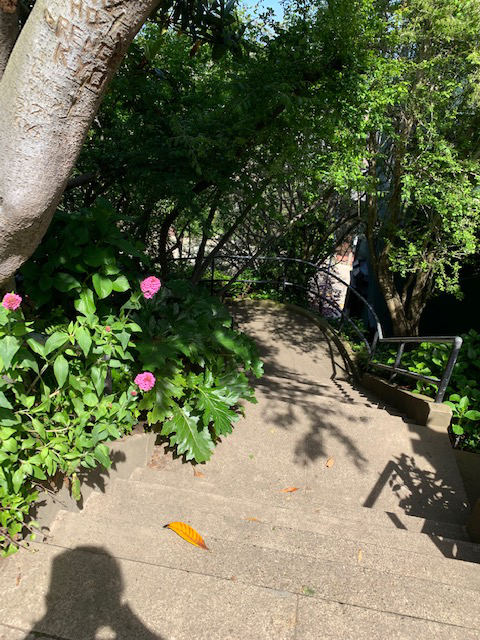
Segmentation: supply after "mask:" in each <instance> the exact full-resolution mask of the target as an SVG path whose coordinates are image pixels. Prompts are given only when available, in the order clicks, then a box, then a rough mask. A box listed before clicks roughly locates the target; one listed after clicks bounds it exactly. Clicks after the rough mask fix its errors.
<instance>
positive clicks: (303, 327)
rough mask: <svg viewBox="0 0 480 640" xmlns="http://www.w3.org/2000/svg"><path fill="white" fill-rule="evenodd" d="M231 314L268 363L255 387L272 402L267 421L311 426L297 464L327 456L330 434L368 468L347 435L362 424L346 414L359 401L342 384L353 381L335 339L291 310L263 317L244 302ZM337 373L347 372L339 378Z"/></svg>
mask: <svg viewBox="0 0 480 640" xmlns="http://www.w3.org/2000/svg"><path fill="white" fill-rule="evenodd" d="M231 311H232V313H233V315H234V318H235V320H236V324H237V325H238V326H239V328H241V329H242V330H244V331H245V332H246V333H248V335H249V336H250V337H252V338H253V339H254V340H255V342H256V344H257V347H258V350H259V353H260V357H261V358H262V359H263V360H264V364H265V366H264V369H265V376H264V377H263V378H262V379H260V380H258V381H254V384H255V387H256V388H257V389H258V390H259V391H260V392H261V393H262V394H263V395H264V396H266V397H267V398H268V400H269V404H268V421H269V422H270V423H271V424H274V425H275V427H279V428H281V429H284V430H286V431H287V430H294V429H296V428H297V425H298V423H299V421H301V422H302V424H303V425H308V431H307V432H306V433H305V429H303V430H302V431H303V433H302V435H301V436H300V437H299V439H298V441H297V444H296V446H295V459H296V462H297V464H299V466H309V465H311V464H313V463H315V462H316V461H317V460H318V459H320V458H322V457H325V456H327V455H329V454H330V453H331V451H327V450H326V445H325V436H326V435H327V434H328V436H329V438H330V439H333V440H336V441H337V442H338V443H339V444H340V445H341V446H342V447H343V448H345V449H346V450H347V451H348V453H349V456H350V457H351V459H352V461H353V464H354V465H355V466H356V467H357V468H358V469H366V468H367V466H368V460H367V459H366V457H365V456H364V455H363V454H362V452H361V451H360V449H359V448H358V447H357V446H356V444H355V441H354V438H352V437H350V434H349V433H348V426H353V423H354V422H355V423H357V425H358V424H359V423H360V422H361V421H362V418H361V417H358V418H354V417H352V413H351V411H346V410H345V405H352V404H354V403H355V402H356V401H355V399H354V397H353V396H352V394H351V393H350V392H349V389H350V388H351V387H349V385H348V384H346V383H345V380H344V378H349V377H350V375H349V369H348V365H347V364H346V363H345V362H344V360H343V357H342V355H341V354H340V352H339V350H338V349H337V348H336V345H335V344H334V343H333V341H332V340H331V339H330V338H329V337H328V336H327V335H326V334H325V333H324V332H323V331H321V329H320V328H319V327H318V326H317V325H315V324H314V323H312V321H311V320H310V319H309V318H307V317H305V316H302V315H300V314H297V313H294V312H291V311H288V310H285V311H282V312H279V311H278V310H277V309H275V308H273V309H269V308H268V307H265V308H264V307H262V309H261V316H259V310H258V308H256V307H255V305H252V306H250V305H249V304H241V303H240V304H237V305H235V306H234V307H233V308H232V309H231ZM271 336H273V337H274V339H273V340H272V339H271V338H270V337H271ZM295 363H296V364H295ZM295 366H297V370H295ZM339 371H340V372H341V373H342V374H344V375H343V376H342V378H341V379H337V374H338V373H339ZM339 398H340V399H341V401H342V403H339V402H338V400H339ZM365 404H366V406H368V405H367V403H365ZM340 425H342V426H340ZM343 425H345V426H346V428H343Z"/></svg>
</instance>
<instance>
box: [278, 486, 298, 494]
mask: <svg viewBox="0 0 480 640" xmlns="http://www.w3.org/2000/svg"><path fill="white" fill-rule="evenodd" d="M294 491H298V487H287V488H286V489H282V490H281V491H280V493H293V492H294Z"/></svg>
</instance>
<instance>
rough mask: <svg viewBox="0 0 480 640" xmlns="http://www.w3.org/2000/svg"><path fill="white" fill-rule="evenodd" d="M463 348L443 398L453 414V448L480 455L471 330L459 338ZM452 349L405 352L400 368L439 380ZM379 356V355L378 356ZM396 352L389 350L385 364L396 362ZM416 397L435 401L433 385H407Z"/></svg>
mask: <svg viewBox="0 0 480 640" xmlns="http://www.w3.org/2000/svg"><path fill="white" fill-rule="evenodd" d="M462 338H463V345H462V348H461V350H460V354H459V357H458V360H457V363H456V365H455V367H454V370H453V374H452V377H451V379H450V383H449V386H448V388H447V392H446V395H445V397H446V398H447V400H446V401H445V404H447V405H449V406H450V407H451V408H452V411H453V420H452V425H451V431H452V433H453V434H454V436H455V446H457V447H460V448H465V449H469V450H472V451H480V390H479V389H478V381H479V378H480V335H479V334H478V333H477V332H476V331H475V330H473V329H471V330H470V331H469V332H468V333H467V334H464V335H463V336H462ZM450 351H451V346H450V345H448V344H437V343H427V342H422V343H421V344H420V346H419V347H417V348H416V349H413V350H412V351H409V352H406V353H405V354H404V355H403V357H402V367H405V368H406V369H408V370H409V371H412V372H414V373H421V374H422V375H426V376H435V377H437V378H441V377H442V375H443V371H444V369H445V366H446V364H447V361H448V358H449V356H450ZM378 355H380V354H378ZM395 355H396V350H395V349H391V348H390V349H389V350H388V359H387V364H393V363H394V362H395ZM407 384H409V385H410V386H411V387H412V388H413V390H414V391H416V392H417V393H423V394H425V395H427V396H430V397H435V395H436V393H437V387H436V385H433V384H430V383H427V382H423V381H421V380H419V381H417V382H416V383H415V382H412V381H410V380H409V381H408V383H407Z"/></svg>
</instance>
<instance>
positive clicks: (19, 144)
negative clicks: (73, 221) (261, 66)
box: [0, 0, 232, 286]
mask: <svg viewBox="0 0 480 640" xmlns="http://www.w3.org/2000/svg"><path fill="white" fill-rule="evenodd" d="M32 5H33V6H32ZM210 5H212V6H210ZM21 6H22V8H23V9H25V8H26V9H25V10H26V11H27V14H26V15H25V16H23V15H22V14H21V12H20V3H18V7H17V0H0V114H1V119H0V286H1V285H2V284H4V283H5V282H6V281H7V280H8V279H9V278H11V276H12V275H13V274H14V273H15V271H16V270H17V269H18V268H19V267H20V266H21V264H22V263H23V262H24V261H25V260H26V259H27V258H28V257H29V256H30V255H31V254H32V252H33V251H34V249H35V248H36V246H37V245H38V243H39V242H40V241H41V239H42V237H43V235H44V233H45V231H46V229H47V227H48V225H49V223H50V220H51V218H52V216H53V213H54V211H55V209H56V207H57V205H58V203H59V201H60V198H61V196H62V193H63V191H64V188H65V185H66V183H67V180H68V178H69V175H70V173H71V171H72V168H73V166H74V163H75V161H76V159H77V157H78V154H79V153H80V150H81V148H82V144H83V141H84V139H85V136H86V134H87V131H88V129H89V126H90V124H91V122H92V119H93V117H94V115H95V113H96V111H97V109H98V107H99V105H100V102H101V100H102V97H103V95H104V93H105V90H106V88H107V86H108V84H109V82H110V80H111V78H112V76H113V75H114V73H115V71H116V70H117V68H118V66H119V65H120V63H121V61H122V58H123V56H124V54H125V52H126V50H127V48H128V46H129V45H130V43H131V42H132V39H133V38H134V36H135V34H136V33H137V32H138V31H139V29H140V28H141V26H142V25H143V24H144V22H145V20H146V19H147V17H148V16H149V15H150V14H151V13H152V11H153V10H155V9H156V8H157V9H158V12H157V14H156V17H157V18H158V19H159V20H161V21H162V22H163V23H164V24H170V23H172V22H174V23H175V22H178V21H180V23H181V26H182V28H187V29H190V31H192V32H193V33H194V36H195V37H199V38H201V37H202V35H203V34H204V33H205V30H207V31H208V30H209V26H208V25H209V24H213V25H214V29H216V30H218V29H219V28H221V27H223V25H224V24H225V18H226V17H227V18H228V15H229V11H231V7H232V3H229V7H228V9H227V8H226V7H225V3H224V2H223V0H219V1H218V2H214V3H212V2H210V1H209V0H206V1H205V2H203V1H201V2H196V1H195V0H187V2H178V3H174V2H173V0H162V2H159V0H127V1H126V2H118V1H117V0H36V2H34V3H32V2H30V3H25V4H23V3H22V5H21ZM30 8H31V12H30V13H28V9H30ZM210 8H213V9H214V12H215V15H213V16H210V17H211V18H212V20H210V22H209V21H208V20H206V17H208V10H209V9H210ZM202 21H203V25H202ZM227 22H228V23H229V24H231V20H230V18H229V19H228V20H227ZM210 30H211V29H210ZM230 39H231V38H230ZM217 44H218V43H217Z"/></svg>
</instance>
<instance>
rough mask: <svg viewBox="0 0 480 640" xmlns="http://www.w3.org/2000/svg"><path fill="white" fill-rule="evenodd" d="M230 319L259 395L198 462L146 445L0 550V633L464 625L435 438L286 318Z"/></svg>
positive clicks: (170, 635) (397, 629) (289, 633)
mask: <svg viewBox="0 0 480 640" xmlns="http://www.w3.org/2000/svg"><path fill="white" fill-rule="evenodd" d="M234 315H235V318H236V321H237V323H238V324H239V325H240V326H241V327H242V328H243V329H244V330H245V331H247V332H248V333H249V334H250V335H252V337H253V338H254V339H255V340H256V341H257V343H258V345H259V348H260V350H261V353H262V356H263V357H264V359H265V363H266V367H265V369H266V375H265V377H264V378H263V379H262V380H260V381H259V382H258V383H257V396H258V404H256V405H247V407H246V415H245V418H244V419H242V420H241V421H239V422H238V423H237V425H236V427H235V430H234V432H233V434H232V435H230V436H229V437H228V438H226V439H224V441H223V442H222V443H220V444H219V446H218V447H217V450H216V452H215V454H214V456H213V458H212V460H211V461H210V462H208V463H207V464H205V465H200V466H197V467H195V468H193V467H192V466H191V465H185V464H182V462H181V460H178V459H175V458H174V457H173V456H172V455H171V453H169V452H168V451H167V452H165V450H164V447H163V446H159V447H157V449H156V451H155V453H154V455H153V458H152V460H151V462H150V464H149V467H148V468H143V469H140V468H137V469H136V470H135V471H134V472H133V474H132V476H131V478H130V479H128V480H116V481H114V482H113V483H112V484H111V486H109V488H108V491H107V493H105V494H98V493H96V494H92V495H91V496H90V498H88V500H87V502H86V505H85V509H84V511H83V512H82V513H81V514H73V513H67V512H61V513H60V514H59V516H58V517H57V519H56V521H55V523H54V526H53V527H52V531H51V537H49V538H47V539H46V540H45V541H44V542H39V543H35V544H34V545H33V548H34V549H35V553H34V554H27V553H21V554H19V555H17V556H14V557H12V558H9V559H8V560H7V561H3V562H1V563H0V583H1V587H0V591H1V593H2V599H1V603H0V640H20V639H22V640H33V638H44V639H45V640H46V638H56V639H57V640H92V639H93V638H99V639H104V640H107V639H110V638H117V640H127V639H128V640H134V639H139V640H144V639H145V640H150V639H152V640H153V639H159V640H187V639H188V640H191V639H198V640H204V639H205V640H215V639H218V640H230V639H232V640H233V639H235V640H237V639H238V640H240V639H242V640H246V639H253V640H257V639H258V640H267V639H268V640H270V639H275V640H276V639H282V640H283V639H287V638H288V639H297V640H309V639H312V640H314V639H315V640H316V639H317V638H332V639H333V638H335V639H342V640H345V639H347V640H348V639H350V638H351V639H352V640H353V639H355V640H358V639H362V638H365V639H368V640H376V639H378V640H385V638H399V639H401V640H408V639H410V638H411V639H412V640H413V639H415V640H418V639H419V638H425V639H426V638H428V639H429V640H430V639H441V640H447V639H448V640H457V639H458V640H473V639H474V638H475V639H476V638H478V637H479V634H480V598H479V592H480V570H479V568H478V562H480V551H479V549H478V547H477V546H476V545H473V544H471V543H469V542H468V541H467V538H466V535H465V531H464V528H463V526H462V524H463V522H464V520H465V517H466V505H465V503H466V498H465V494H464V492H463V487H462V484H461V480H460V478H459V475H458V472H457V470H456V466H455V462H454V459H453V455H452V451H451V449H450V447H449V445H448V439H447V437H446V435H445V434H444V433H440V432H437V431H435V430H431V429H427V428H426V427H418V426H416V425H412V424H409V423H408V422H406V421H404V420H403V419H402V418H401V417H400V416H397V415H394V414H393V413H392V412H390V411H388V410H387V409H383V408H380V407H379V406H378V402H376V401H375V400H374V399H373V398H370V397H368V396H367V395H366V394H364V393H363V392H362V391H361V390H359V389H355V388H354V387H352V385H351V384H350V383H349V382H348V380H347V379H346V375H345V373H344V363H343V362H342V359H341V357H340V354H339V353H338V352H337V351H336V349H335V348H334V345H332V344H329V342H328V340H327V338H326V337H325V336H324V335H323V334H322V333H321V332H320V331H319V329H318V328H317V327H316V326H314V325H313V324H312V323H311V322H310V321H309V320H307V319H306V318H304V317H303V316H300V315H297V314H295V313H293V312H288V311H286V310H285V309H284V308H281V307H280V308H275V307H272V306H270V307H268V306H266V305H263V304H255V303H248V302H246V303H244V304H237V305H236V306H235V309H234ZM334 372H335V373H336V378H335V379H332V374H333V373H334ZM286 489H296V490H295V491H285V490H286ZM175 520H180V521H183V522H188V523H189V524H191V525H192V526H193V527H195V529H197V530H198V531H199V532H200V533H201V534H202V535H203V536H204V538H205V541H206V542H207V544H208V546H209V549H210V553H208V552H205V551H203V550H201V549H198V548H195V547H192V546H190V545H188V544H187V543H185V542H184V541H183V540H181V539H180V538H178V537H177V536H175V534H174V533H172V532H171V531H169V530H166V529H164V528H163V525H164V524H166V523H168V522H171V521H175ZM459 560H463V562H460V561H459Z"/></svg>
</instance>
